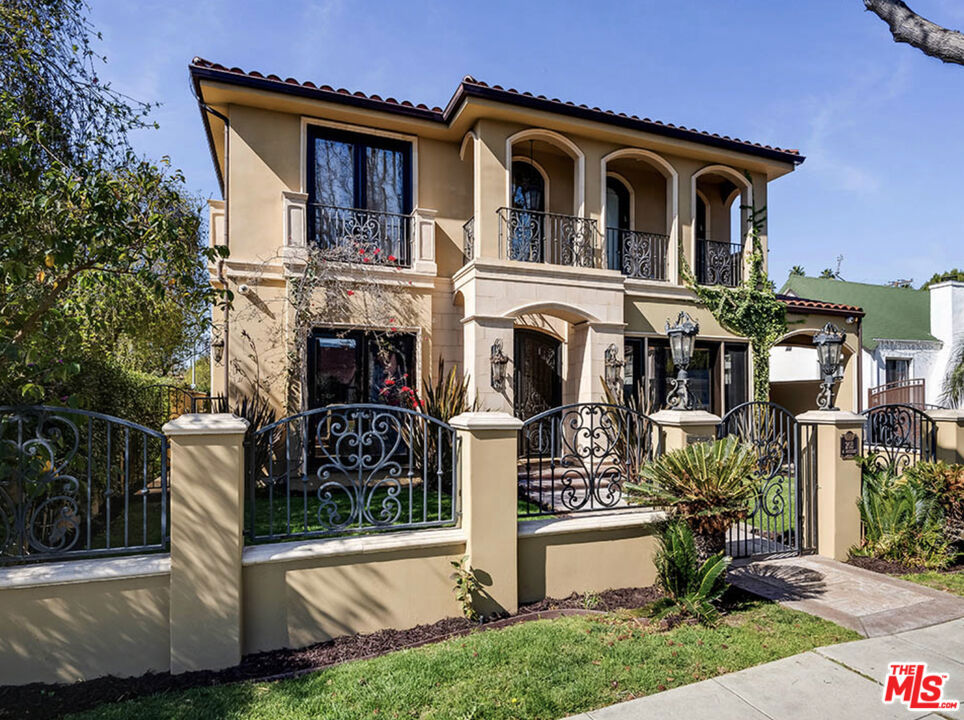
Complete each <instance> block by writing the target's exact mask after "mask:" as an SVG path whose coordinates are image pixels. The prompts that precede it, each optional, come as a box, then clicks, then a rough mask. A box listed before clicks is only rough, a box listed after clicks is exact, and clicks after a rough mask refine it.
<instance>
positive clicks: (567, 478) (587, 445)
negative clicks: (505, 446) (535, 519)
mask: <svg viewBox="0 0 964 720" xmlns="http://www.w3.org/2000/svg"><path fill="white" fill-rule="evenodd" d="M519 445H520V448H519V464H518V475H519V478H518V480H519V500H520V510H519V512H520V514H521V515H524V516H536V515H554V514H566V513H574V512H588V511H594V510H610V509H613V508H617V507H625V506H626V502H625V500H624V497H623V488H624V487H625V483H626V482H627V481H630V482H632V481H634V480H636V479H637V478H638V476H639V471H640V468H641V467H642V465H643V464H644V463H645V462H646V461H647V460H649V459H651V457H652V421H651V420H650V418H649V417H647V416H646V415H643V414H642V413H639V412H636V411H635V410H633V409H631V408H628V407H625V406H621V405H611V404H608V403H576V404H572V405H563V406H561V407H557V408H552V409H551V410H547V411H545V412H542V413H539V414H538V415H535V416H533V417H531V418H529V419H528V420H525V421H524V422H523V425H522V430H521V434H520V439H519Z"/></svg>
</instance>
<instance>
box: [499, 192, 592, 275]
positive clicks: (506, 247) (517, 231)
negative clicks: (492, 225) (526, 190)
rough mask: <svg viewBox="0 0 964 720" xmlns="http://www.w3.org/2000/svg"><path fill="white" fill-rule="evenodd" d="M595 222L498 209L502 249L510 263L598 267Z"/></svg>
mask: <svg viewBox="0 0 964 720" xmlns="http://www.w3.org/2000/svg"><path fill="white" fill-rule="evenodd" d="M596 234H597V231H596V221H595V220H590V219H589V218H581V217H575V216H572V215H560V214H558V213H546V212H534V211H532V210H519V209H517V208H505V207H504V208H499V248H500V253H505V255H504V257H505V258H507V259H509V260H521V261H522V262H536V263H552V264H555V265H574V266H578V267H596V265H597V262H596Z"/></svg>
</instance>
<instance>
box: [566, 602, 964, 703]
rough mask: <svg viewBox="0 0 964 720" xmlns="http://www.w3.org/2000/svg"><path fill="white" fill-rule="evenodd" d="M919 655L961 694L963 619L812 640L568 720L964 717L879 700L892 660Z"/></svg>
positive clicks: (949, 690) (954, 696) (952, 693)
mask: <svg viewBox="0 0 964 720" xmlns="http://www.w3.org/2000/svg"><path fill="white" fill-rule="evenodd" d="M914 661H916V662H925V663H927V668H928V672H941V673H947V674H948V675H949V678H948V680H947V683H946V684H945V692H944V699H948V700H960V701H962V702H964V620H955V621H952V622H947V623H942V624H940V625H934V626H931V627H927V628H923V629H919V630H912V631H909V632H903V633H899V634H897V635H891V636H884V637H876V638H871V639H869V640H858V641H856V642H851V643H844V644H842V645H833V646H831V647H825V648H818V649H817V650H813V651H811V652H807V653H802V654H801V655H794V656H792V657H788V658H784V659H783V660H777V661H776V662H772V663H767V664H766V665H758V666H757V667H752V668H748V669H746V670H741V671H739V672H735V673H731V674H729V675H721V676H720V677H718V678H714V679H712V680H704V681H702V682H698V683H693V684H692V685H685V686H683V687H680V688H676V689H674V690H668V691H666V692H662V693H659V694H657V695H651V696H649V697H645V698H640V699H638V700H631V701H629V702H625V703H620V704H619V705H611V706H610V707H606V708H602V709H601V710H593V711H592V712H589V713H584V714H582V715H577V716H574V717H573V718H572V720H590V719H591V720H630V719H633V720H635V719H636V718H686V719H687V720H701V719H702V718H706V720H731V719H732V720H828V719H835V718H841V719H842V720H843V719H846V720H851V719H852V718H861V719H862V718H885V719H887V718H894V719H895V720H908V719H909V718H939V717H945V718H964V712H962V711H961V710H957V711H947V710H941V711H940V712H939V713H928V712H911V711H909V710H907V709H906V707H905V706H904V705H900V704H894V705H884V704H883V702H882V697H883V681H884V677H885V675H886V671H887V664H888V663H891V662H914Z"/></svg>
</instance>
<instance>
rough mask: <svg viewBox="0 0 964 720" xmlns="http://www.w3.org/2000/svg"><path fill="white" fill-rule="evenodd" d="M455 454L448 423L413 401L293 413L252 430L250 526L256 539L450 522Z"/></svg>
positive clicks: (455, 491)
mask: <svg viewBox="0 0 964 720" xmlns="http://www.w3.org/2000/svg"><path fill="white" fill-rule="evenodd" d="M259 454H260V456H261V457H258V456H257V455H259ZM265 455H266V456H267V457H265ZM456 462H457V458H456V436H455V431H454V429H453V428H451V427H450V426H449V425H447V424H445V423H443V422H441V421H439V420H436V419H435V418H432V417H430V416H428V415H424V414H422V413H419V412H416V411H414V410H408V409H406V408H400V407H391V406H388V405H375V404H358V405H338V406H331V407H327V408H320V409H318V410H311V411H308V412H304V413H299V414H297V415H292V416H290V417H287V418H284V419H283V420H280V421H278V422H277V423H274V424H272V425H269V426H267V427H265V428H262V429H261V430H259V431H257V432H256V433H255V434H254V437H253V438H252V442H251V460H250V462H249V465H248V474H249V483H250V489H249V493H250V498H251V499H250V502H251V505H252V512H251V514H250V519H249V523H250V529H249V533H250V535H251V537H252V538H253V539H254V540H260V539H265V538H268V539H271V538H277V537H290V536H302V537H309V536H319V535H337V534H343V533H345V532H351V531H370V530H385V529H404V528H409V527H423V526H437V525H444V524H448V523H451V522H454V519H455V500H456V493H457V479H456V475H457V466H456ZM258 507H260V508H261V510H257V509H256V508H258ZM265 510H267V522H264V520H262V521H261V522H260V523H259V521H258V518H259V517H265Z"/></svg>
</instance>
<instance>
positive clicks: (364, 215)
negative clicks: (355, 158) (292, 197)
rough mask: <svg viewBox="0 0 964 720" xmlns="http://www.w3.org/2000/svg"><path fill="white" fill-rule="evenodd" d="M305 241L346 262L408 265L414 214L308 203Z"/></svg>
mask: <svg viewBox="0 0 964 720" xmlns="http://www.w3.org/2000/svg"><path fill="white" fill-rule="evenodd" d="M307 209H308V241H309V243H310V244H311V245H313V246H315V247H317V248H319V249H320V250H321V251H322V252H323V253H324V254H325V256H326V257H328V258H330V259H333V260H336V261H341V262H350V263H366V264H375V265H397V266H399V267H408V266H409V265H410V264H411V258H412V238H413V236H414V230H413V228H414V220H415V217H414V214H413V213H412V214H407V215H405V214H401V213H392V212H382V211H378V210H361V209H358V208H346V207H337V206H335V205H323V204H321V203H309V204H308V205H307Z"/></svg>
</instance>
